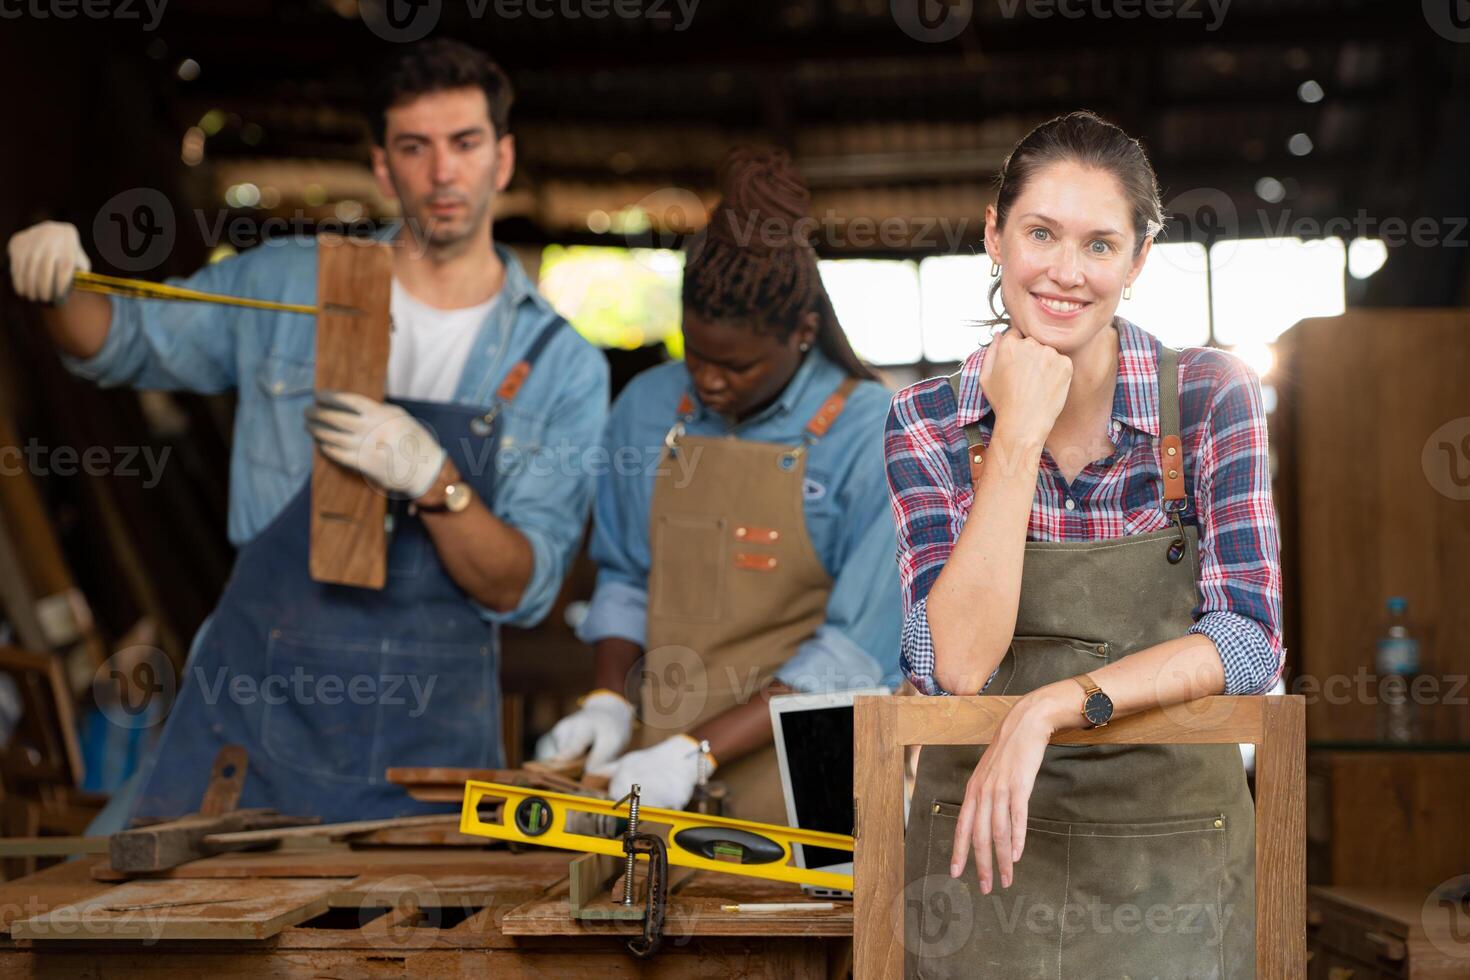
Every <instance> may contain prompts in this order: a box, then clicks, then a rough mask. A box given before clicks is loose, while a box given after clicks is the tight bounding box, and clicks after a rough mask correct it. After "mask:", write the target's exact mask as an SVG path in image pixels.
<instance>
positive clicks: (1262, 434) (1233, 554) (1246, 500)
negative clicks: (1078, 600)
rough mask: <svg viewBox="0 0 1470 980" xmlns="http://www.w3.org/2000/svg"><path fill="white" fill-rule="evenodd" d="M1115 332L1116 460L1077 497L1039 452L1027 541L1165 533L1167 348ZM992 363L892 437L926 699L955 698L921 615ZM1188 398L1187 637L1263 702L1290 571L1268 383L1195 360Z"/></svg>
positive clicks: (968, 366)
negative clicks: (1265, 401)
mask: <svg viewBox="0 0 1470 980" xmlns="http://www.w3.org/2000/svg"><path fill="white" fill-rule="evenodd" d="M1115 323H1116V325H1117V330H1118V349H1119V357H1118V381H1117V386H1116V388H1115V389H1114V392H1113V413H1112V423H1111V429H1110V436H1111V438H1112V441H1113V444H1114V445H1115V446H1116V447H1117V448H1116V450H1115V451H1114V453H1113V454H1112V455H1111V456H1108V457H1107V458H1106V459H1102V460H1098V461H1096V462H1092V463H1089V464H1088V465H1087V466H1086V467H1085V468H1084V469H1083V470H1082V472H1081V473H1080V474H1079V475H1078V476H1077V479H1076V480H1075V481H1074V482H1073V483H1072V484H1071V485H1070V486H1068V485H1067V484H1066V483H1065V482H1064V481H1063V479H1062V476H1061V474H1060V472H1059V471H1058V470H1057V467H1056V464H1055V462H1054V461H1053V460H1052V458H1051V455H1050V454H1049V453H1043V454H1042V459H1041V468H1040V472H1039V474H1038V476H1037V484H1036V497H1035V500H1034V502H1033V503H1032V506H1031V518H1030V521H1029V523H1028V526H1027V529H1026V539H1027V540H1028V541H1096V540H1103V539H1107V538H1117V537H1122V536H1124V535H1130V534H1145V533H1147V532H1150V531H1158V530H1161V529H1163V528H1165V527H1167V526H1169V523H1170V521H1169V518H1168V517H1167V516H1166V515H1165V514H1164V513H1163V512H1162V511H1161V510H1160V508H1159V498H1160V495H1161V486H1162V475H1161V474H1160V472H1159V457H1158V448H1157V447H1158V438H1159V385H1158V374H1157V365H1158V355H1159V350H1160V348H1161V345H1160V343H1159V341H1158V340H1157V339H1155V338H1154V337H1152V336H1151V335H1149V334H1147V333H1145V332H1144V331H1143V330H1141V329H1140V328H1139V327H1137V326H1135V325H1134V324H1132V323H1129V322H1128V321H1127V320H1124V319H1122V318H1121V317H1119V318H1117V320H1116V321H1115ZM984 358H985V349H984V348H981V349H980V350H978V351H976V352H975V353H973V354H971V355H970V356H969V358H967V359H966V360H965V362H964V364H963V365H961V368H960V404H959V405H956V404H955V398H954V394H953V391H952V389H951V388H950V385H949V381H948V379H947V378H943V377H941V378H931V379H928V380H926V381H921V382H919V383H918V384H915V385H912V386H910V387H908V388H905V389H904V390H903V391H901V392H899V393H898V394H897V395H896V396H894V399H893V405H892V407H891V408H890V409H889V413H888V424H887V429H886V432H885V434H884V442H885V452H886V455H887V466H888V485H889V491H890V493H891V499H892V503H893V513H894V517H895V519H896V521H897V525H898V567H899V578H900V581H901V584H902V588H903V597H904V626H903V636H902V641H901V643H902V650H901V657H900V663H901V666H902V667H903V670H904V673H905V674H906V675H908V677H909V679H910V680H911V681H912V682H913V683H914V685H915V686H916V687H917V688H918V689H919V690H920V691H921V692H923V693H925V694H946V693H951V692H947V691H944V690H943V689H941V688H940V686H939V684H938V683H937V682H936V681H935V679H934V644H933V641H932V639H931V638H930V635H929V620H928V617H927V615H926V613H925V608H924V606H925V600H926V598H927V596H928V595H929V589H930V587H931V586H932V585H933V584H934V580H935V579H936V578H937V577H938V576H939V571H940V569H942V568H943V567H944V563H945V562H946V561H947V560H948V559H949V555H950V552H951V551H952V550H953V548H954V543H955V540H956V539H957V538H958V537H959V533H960V529H961V528H963V527H964V524H965V515H967V514H968V513H969V511H970V504H971V502H972V500H973V498H974V493H973V490H972V488H971V486H970V474H969V464H968V459H967V456H968V454H967V453H966V451H965V449H966V447H965V437H964V433H963V431H962V430H963V427H964V426H965V425H968V424H969V423H971V422H975V421H979V423H980V428H981V430H982V431H983V432H985V434H986V435H987V436H988V435H989V433H990V428H991V426H992V425H993V424H994V421H995V414H994V412H993V410H992V409H991V408H990V405H989V403H988V402H987V401H986V398H985V394H984V392H982V391H981V390H980V366H981V364H982V363H983V362H984ZM1179 391H1180V396H1181V402H1182V406H1181V413H1182V418H1181V423H1180V424H1181V426H1182V429H1183V431H1182V432H1181V433H1180V435H1181V437H1182V439H1183V441H1184V459H1185V477H1186V490H1187V491H1188V494H1189V509H1188V510H1187V511H1186V512H1185V514H1184V521H1185V523H1187V524H1195V525H1197V526H1198V527H1199V528H1200V580H1199V596H1200V602H1199V605H1198V606H1197V607H1196V609H1195V611H1194V618H1195V623H1194V626H1193V627H1192V628H1191V629H1190V632H1191V633H1199V634H1203V635H1205V636H1208V637H1209V638H1210V639H1211V640H1212V641H1214V643H1215V646H1216V648H1217V649H1218V650H1219V651H1220V659H1221V661H1222V662H1223V664H1224V667H1225V693H1227V694H1256V693H1260V692H1263V691H1266V690H1268V689H1269V688H1270V687H1271V686H1272V685H1273V684H1274V683H1275V682H1276V678H1277V677H1278V676H1280V673H1281V663H1282V647H1281V563H1280V559H1279V556H1278V534H1277V528H1276V511H1275V508H1274V507H1273V505H1272V503H1271V477H1270V464H1269V459H1268V452H1267V445H1266V418H1265V412H1264V410H1263V408H1262V405H1261V390H1260V382H1259V381H1258V380H1257V379H1256V376H1255V374H1254V373H1253V372H1252V371H1251V370H1250V369H1249V368H1248V367H1246V366H1245V364H1244V363H1242V362H1241V361H1240V360H1239V359H1237V358H1235V357H1233V356H1232V355H1230V354H1226V353H1224V352H1222V351H1218V350H1212V349H1209V348H1189V349H1186V350H1185V351H1183V352H1182V353H1181V355H1180V359H1179ZM992 676H994V675H992ZM987 683H988V682H987ZM966 693H970V692H966Z"/></svg>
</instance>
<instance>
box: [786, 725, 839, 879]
mask: <svg viewBox="0 0 1470 980" xmlns="http://www.w3.org/2000/svg"><path fill="white" fill-rule="evenodd" d="M781 737H782V741H783V743H784V745H783V748H784V749H785V752H786V765H787V768H788V771H789V772H790V773H791V795H792V798H793V802H794V803H795V805H796V822H797V824H798V825H799V826H801V827H802V828H803V829H805V830H825V831H827V832H829V833H833V834H851V833H852V830H853V826H852V705H851V704H846V705H833V706H832V707H825V708H812V709H810V710H806V711H783V712H782V713H781ZM804 850H805V852H806V853H805V854H804V855H803V857H804V859H805V860H804V863H805V864H806V866H807V867H808V868H823V867H827V866H829V865H834V864H843V863H846V862H848V861H851V860H852V854H851V853H850V852H848V851H835V850H832V849H830V848H826V847H808V848H804Z"/></svg>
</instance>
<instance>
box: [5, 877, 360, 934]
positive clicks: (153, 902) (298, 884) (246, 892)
mask: <svg viewBox="0 0 1470 980" xmlns="http://www.w3.org/2000/svg"><path fill="white" fill-rule="evenodd" d="M346 883H347V881H346V880H343V879H334V878H317V879H310V880H304V881H302V880H292V879H282V878H276V879H271V880H269V881H261V882H255V881H209V880H201V881H168V882H164V881H134V882H129V883H128V884H125V885H119V886H118V887H116V888H111V889H108V890H107V891H105V892H102V893H101V894H100V895H94V896H92V897H91V898H88V899H85V900H83V901H81V902H77V903H75V904H72V905H63V906H61V907H59V908H54V909H52V910H50V911H49V912H45V913H43V914H41V915H36V916H32V917H30V918H26V919H18V920H16V921H15V922H13V923H12V924H11V927H10V934H11V936H12V938H15V939H37V940H51V939H61V940H67V941H77V940H89V939H90V940H97V939H101V940H117V939H143V940H147V941H150V942H157V941H160V940H167V939H190V940H200V939H216V940H219V939H224V940H242V939H269V938H270V937H271V936H274V935H276V934H277V933H278V932H280V931H281V930H282V929H284V928H286V927H287V926H292V925H296V924H297V923H300V922H304V921H306V920H307V919H310V918H313V917H314V916H317V915H320V914H321V913H323V912H325V911H326V910H327V908H328V905H329V898H330V896H331V894H332V892H333V891H334V890H336V889H337V888H338V887H339V886H341V885H344V884H346Z"/></svg>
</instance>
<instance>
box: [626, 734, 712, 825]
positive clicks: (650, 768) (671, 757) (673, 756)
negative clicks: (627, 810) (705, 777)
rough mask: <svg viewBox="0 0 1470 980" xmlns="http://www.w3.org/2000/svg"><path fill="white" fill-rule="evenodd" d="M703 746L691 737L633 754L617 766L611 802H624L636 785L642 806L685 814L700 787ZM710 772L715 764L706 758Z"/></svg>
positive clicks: (673, 739) (670, 739) (709, 757)
mask: <svg viewBox="0 0 1470 980" xmlns="http://www.w3.org/2000/svg"><path fill="white" fill-rule="evenodd" d="M700 755H701V752H700V749H699V743H698V742H696V741H695V740H694V739H693V738H692V737H690V736H688V735H674V736H671V737H670V738H666V739H664V740H663V741H662V742H660V743H658V744H657V745H655V746H653V747H652V748H648V749H641V750H640V751H637V752H629V753H628V754H627V755H625V756H623V757H622V758H621V759H619V760H618V762H617V765H615V766H613V770H612V775H611V776H610V777H609V779H608V783H607V798H608V799H610V800H620V799H622V798H623V797H624V796H627V795H628V792H629V791H630V790H631V789H632V788H633V785H634V784H635V783H636V784H637V785H638V786H639V787H640V789H639V797H638V798H639V803H640V805H642V806H653V807H662V808H663V809H665V810H681V809H683V808H684V807H685V806H686V805H687V804H688V803H689V797H691V796H693V795H694V787H695V786H696V785H698V783H699V757H700ZM705 759H706V760H707V761H708V763H709V768H708V770H707V771H708V772H714V771H715V760H714V759H713V758H712V757H711V756H709V755H705Z"/></svg>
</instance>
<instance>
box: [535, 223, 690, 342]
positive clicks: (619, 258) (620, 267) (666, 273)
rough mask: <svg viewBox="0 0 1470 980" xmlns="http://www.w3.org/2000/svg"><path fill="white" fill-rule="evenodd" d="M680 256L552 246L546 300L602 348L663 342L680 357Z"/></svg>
mask: <svg viewBox="0 0 1470 980" xmlns="http://www.w3.org/2000/svg"><path fill="white" fill-rule="evenodd" d="M683 272H684V256H683V253H681V252H676V251H672V250H670V249H658V248H632V249H629V248H601V247H597V246H590V245H548V246H547V247H546V249H545V251H544V252H542V254H541V283H540V289H541V294H542V295H543V296H545V297H546V299H547V301H548V302H550V303H551V305H552V306H553V307H555V308H556V311H557V312H558V313H560V314H561V315H562V316H564V317H566V318H567V320H568V321H570V322H571V324H572V326H573V327H574V328H576V331H577V332H578V333H580V334H581V335H582V336H583V337H586V338H587V339H588V340H590V341H591V342H592V343H594V344H597V345H598V346H599V347H618V348H622V349H624V350H633V349H635V348H638V347H642V346H644V345H646V344H656V343H659V342H663V343H664V344H666V345H668V346H669V349H670V351H671V352H673V353H675V354H676V355H677V354H678V353H679V352H680V351H682V349H683V343H682V339H683V338H682V335H681V334H680V333H679V321H680V313H681V306H680V299H679V285H680V281H681V279H682V276H683Z"/></svg>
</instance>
